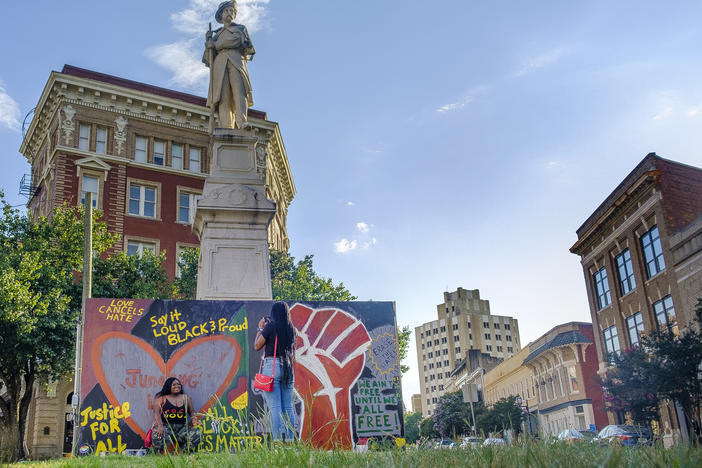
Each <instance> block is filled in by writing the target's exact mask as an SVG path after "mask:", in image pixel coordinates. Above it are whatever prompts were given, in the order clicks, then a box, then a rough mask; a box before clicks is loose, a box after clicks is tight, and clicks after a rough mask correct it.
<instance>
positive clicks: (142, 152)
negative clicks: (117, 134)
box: [134, 136, 149, 163]
mask: <svg viewBox="0 0 702 468" xmlns="http://www.w3.org/2000/svg"><path fill="white" fill-rule="evenodd" d="M148 143H149V141H148V140H147V139H146V137H142V136H138V137H136V141H135V142H134V160H135V161H138V162H144V163H145V162H146V152H147V150H146V149H147V147H148Z"/></svg>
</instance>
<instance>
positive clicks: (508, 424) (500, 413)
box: [475, 396, 522, 434]
mask: <svg viewBox="0 0 702 468" xmlns="http://www.w3.org/2000/svg"><path fill="white" fill-rule="evenodd" d="M516 399H517V397H516V396H510V397H507V398H500V399H499V400H498V401H497V403H495V404H494V405H492V407H491V408H488V409H486V410H485V412H484V413H483V414H481V415H480V417H478V416H477V415H476V418H475V419H476V426H478V430H480V431H481V432H484V433H490V432H502V431H504V430H505V429H512V430H514V431H515V432H516V433H517V434H518V433H519V432H521V428H522V427H521V423H522V409H521V408H519V407H518V406H517V405H516V404H515V403H514V402H515V400H516Z"/></svg>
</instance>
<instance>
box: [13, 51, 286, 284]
mask: <svg viewBox="0 0 702 468" xmlns="http://www.w3.org/2000/svg"><path fill="white" fill-rule="evenodd" d="M209 116H210V111H209V108H208V107H206V100H205V98H203V97H199V96H194V95H191V94H186V93H180V92H176V91H172V90H169V89H164V88H159V87H156V86H151V85H147V84H144V83H138V82H135V81H131V80H126V79H124V78H119V77H115V76H111V75H106V74H103V73H97V72H94V71H90V70H84V69H80V68H77V67H73V66H70V65H65V66H64V67H63V70H62V71H61V72H52V73H51V75H50V77H49V80H48V82H47V83H46V86H45V87H44V91H43V92H42V94H41V97H40V99H39V103H38V104H37V107H36V109H35V111H34V117H33V119H32V121H31V124H30V126H29V128H28V130H27V132H26V134H25V136H24V140H23V142H22V146H21V148H20V152H21V153H22V154H23V155H24V156H25V157H26V158H27V160H28V161H29V163H30V164H31V166H32V169H31V171H32V173H31V177H30V178H26V177H25V179H24V180H23V183H22V185H21V189H22V190H24V193H26V194H27V195H28V196H29V197H30V199H29V203H28V206H29V208H30V210H31V211H32V212H34V213H36V214H46V213H49V212H51V210H52V209H53V208H54V207H56V206H57V205H60V204H62V203H64V202H67V203H68V204H69V205H77V204H80V203H82V202H83V201H84V199H85V194H86V193H87V192H92V194H93V205H94V207H95V208H97V209H100V210H102V211H103V212H104V218H103V219H104V220H105V221H106V222H107V225H108V228H109V229H110V231H112V232H115V233H117V234H119V236H120V239H119V242H118V243H117V244H116V245H115V246H114V247H113V248H112V250H111V251H112V252H113V253H114V252H116V251H120V250H124V251H126V252H127V253H128V254H130V255H137V254H139V253H141V252H142V251H144V250H150V251H154V252H156V253H158V252H160V251H163V250H165V251H166V261H165V264H164V267H165V269H166V272H167V273H168V274H169V275H170V276H171V277H173V276H175V275H176V274H177V271H176V269H177V267H176V265H177V258H178V254H179V251H181V250H182V249H184V248H188V247H193V246H197V245H199V240H198V238H197V236H195V234H193V232H192V221H193V217H194V213H195V206H196V202H197V199H198V197H199V195H200V194H201V193H202V188H203V186H204V181H205V178H206V177H207V173H208V171H209V166H210V164H209V163H210V154H209V133H208V130H209V118H210V117H209ZM249 116H250V119H249V120H250V123H251V124H252V126H253V129H254V132H255V133H256V135H257V136H258V138H259V143H258V145H259V147H260V148H261V150H258V157H259V161H258V164H259V169H260V171H259V172H260V174H261V177H265V181H266V184H267V195H268V197H269V198H271V199H272V200H274V201H275V202H276V206H277V211H276V214H275V216H274V218H273V220H272V221H271V224H270V227H269V241H270V244H271V245H272V246H273V247H274V248H276V249H278V250H287V248H288V247H289V243H290V242H289V239H288V235H287V230H286V217H287V212H288V206H289V205H290V202H291V201H292V199H293V196H294V195H295V185H294V182H293V179H292V174H291V172H290V165H289V163H288V159H287V154H286V152H285V146H284V145H283V140H282V136H281V134H280V128H279V127H278V124H277V123H276V122H272V121H269V120H268V119H267V117H266V114H265V113H264V112H261V111H257V110H250V111H249Z"/></svg>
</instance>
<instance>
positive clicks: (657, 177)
mask: <svg viewBox="0 0 702 468" xmlns="http://www.w3.org/2000/svg"><path fill="white" fill-rule="evenodd" d="M577 235H578V241H577V242H576V243H575V244H574V245H573V246H572V247H571V249H570V251H571V252H572V253H574V254H576V255H579V256H580V258H581V264H582V267H583V273H584V276H585V285H586V289H587V295H588V300H589V304H590V313H591V316H592V323H593V326H594V329H595V345H596V347H597V357H598V359H599V369H598V371H599V373H600V374H604V373H605V372H606V371H607V368H608V359H607V355H608V354H610V353H615V352H619V351H620V350H623V349H627V348H630V347H632V346H634V345H636V344H637V343H638V342H639V340H640V336H641V334H642V333H646V332H647V331H649V330H654V329H660V328H668V329H669V330H671V331H673V332H674V333H681V332H684V331H685V329H686V328H687V327H688V326H689V325H690V323H691V321H692V320H693V319H694V308H695V304H696V302H697V299H698V298H700V297H702V169H700V168H697V167H692V166H688V165H685V164H681V163H678V162H675V161H670V160H667V159H663V158H661V157H659V156H657V155H656V154H655V153H651V154H648V155H647V156H646V157H645V158H644V159H643V160H642V161H641V162H640V163H639V164H638V165H637V166H636V167H635V168H634V170H633V171H631V173H630V174H629V175H627V176H626V177H625V178H624V180H623V181H622V182H621V183H620V184H619V185H618V186H617V187H616V188H615V189H614V191H613V192H612V193H611V194H610V195H609V196H608V197H607V198H606V199H605V201H604V202H602V204H600V206H599V207H597V209H595V211H594V212H593V213H592V215H590V216H589V217H588V219H587V220H586V221H585V222H584V223H583V225H582V226H580V228H578V230H577ZM675 413H676V411H675V408H673V407H672V405H665V406H664V407H663V408H662V411H661V415H662V419H663V424H664V430H665V429H667V427H668V426H670V427H671V428H676V427H679V425H678V421H679V418H678V417H677V415H676V414H675ZM622 418H623V415H619V416H618V417H617V418H614V417H613V416H612V415H610V419H611V421H612V422H614V421H615V419H619V420H621V419H622Z"/></svg>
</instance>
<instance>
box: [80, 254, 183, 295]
mask: <svg viewBox="0 0 702 468" xmlns="http://www.w3.org/2000/svg"><path fill="white" fill-rule="evenodd" d="M165 259H166V252H165V251H163V252H161V253H160V254H154V253H151V252H148V251H147V252H144V253H143V254H142V255H141V256H136V255H134V256H129V255H127V254H125V253H124V252H119V253H117V254H116V255H114V256H112V257H105V258H96V259H95V260H94V262H93V287H92V296H93V297H125V298H127V297H128V298H135V299H170V298H171V297H173V292H174V290H173V285H172V284H171V281H170V279H169V278H168V274H166V270H165V269H164V268H163V262H164V261H165Z"/></svg>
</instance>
